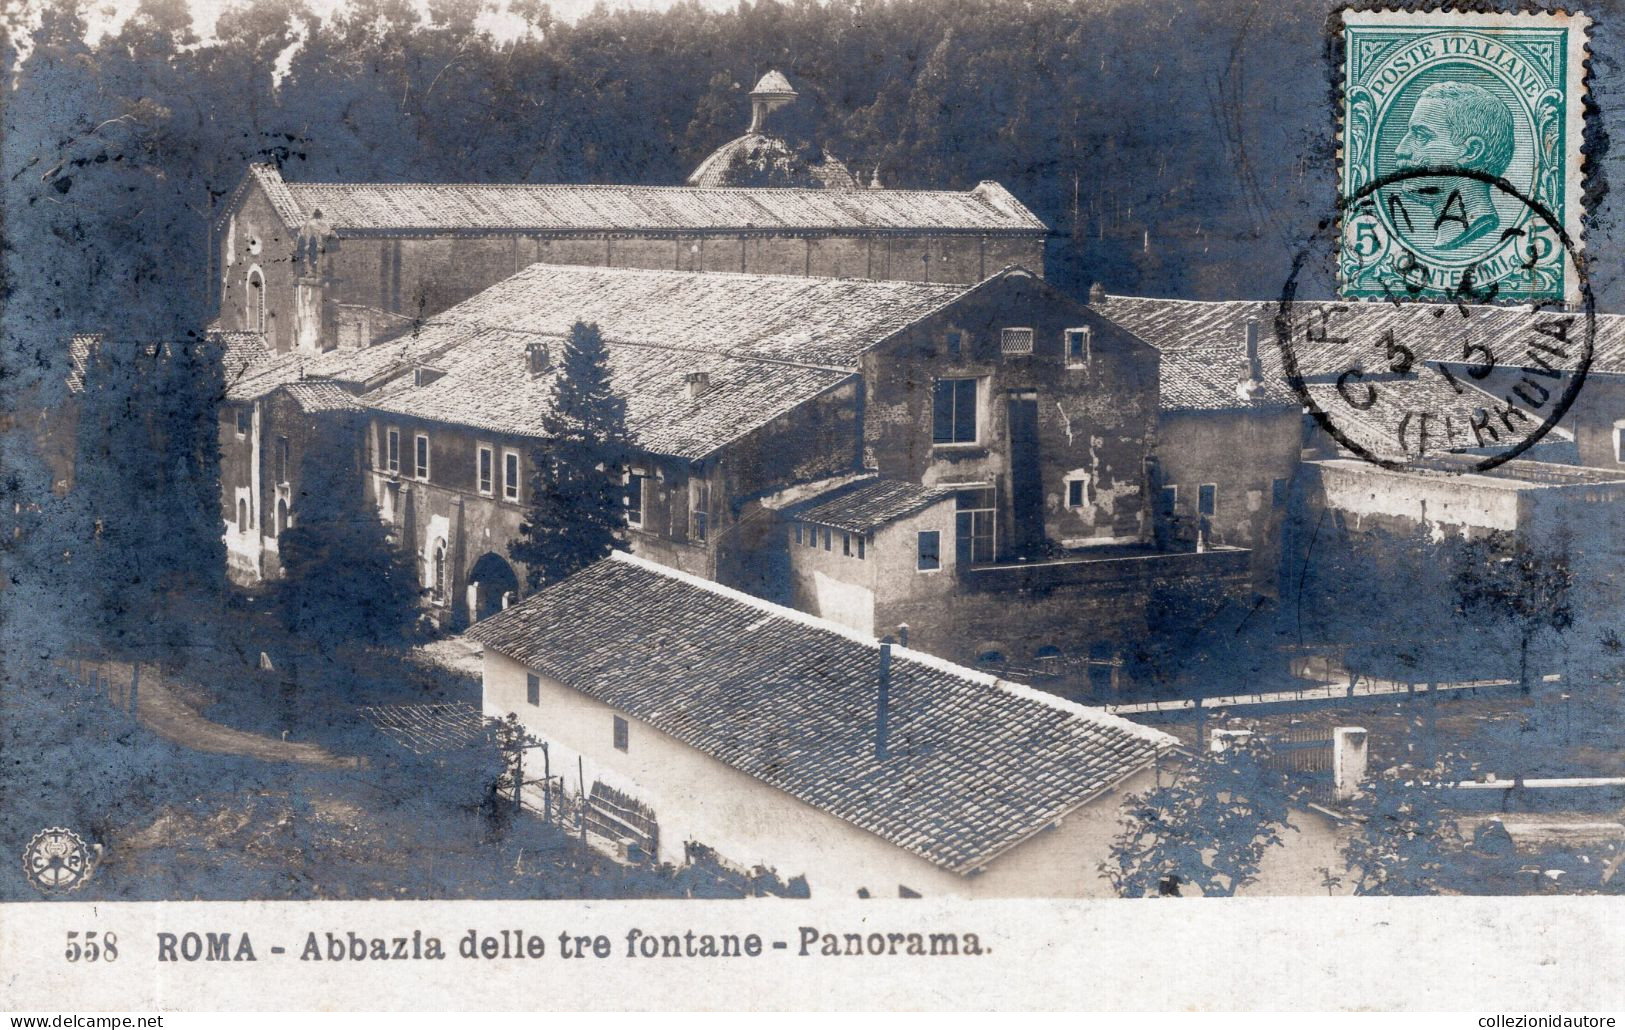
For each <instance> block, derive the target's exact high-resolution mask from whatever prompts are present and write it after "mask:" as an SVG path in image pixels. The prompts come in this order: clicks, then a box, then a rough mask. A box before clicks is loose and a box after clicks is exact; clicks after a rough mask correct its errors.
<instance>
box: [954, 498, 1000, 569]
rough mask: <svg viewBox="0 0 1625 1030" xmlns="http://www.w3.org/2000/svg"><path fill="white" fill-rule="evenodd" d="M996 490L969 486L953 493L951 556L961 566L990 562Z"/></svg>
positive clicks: (992, 546)
mask: <svg viewBox="0 0 1625 1030" xmlns="http://www.w3.org/2000/svg"><path fill="white" fill-rule="evenodd" d="M997 499H998V493H997V491H996V490H995V489H994V488H993V487H991V486H978V487H972V488H971V489H968V490H961V491H959V492H958V493H957V494H955V495H954V508H955V511H954V557H955V558H956V559H957V560H958V562H959V564H961V565H970V564H973V563H975V562H990V561H992V560H993V555H994V554H995V550H996V549H995V535H996V518H995V515H996V510H997V509H996V501H997Z"/></svg>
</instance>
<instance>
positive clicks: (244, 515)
mask: <svg viewBox="0 0 1625 1030" xmlns="http://www.w3.org/2000/svg"><path fill="white" fill-rule="evenodd" d="M237 532H239V533H246V532H248V501H247V500H246V499H239V500H238V501H237Z"/></svg>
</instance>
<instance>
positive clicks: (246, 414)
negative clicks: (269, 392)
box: [237, 408, 254, 436]
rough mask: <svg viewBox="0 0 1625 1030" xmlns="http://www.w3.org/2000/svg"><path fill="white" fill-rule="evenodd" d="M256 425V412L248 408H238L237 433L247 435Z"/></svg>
mask: <svg viewBox="0 0 1625 1030" xmlns="http://www.w3.org/2000/svg"><path fill="white" fill-rule="evenodd" d="M253 425H254V413H253V412H252V411H251V410H249V409H248V408H238V409H237V435H238V436H247V435H248V431H249V429H251V428H252V427H253Z"/></svg>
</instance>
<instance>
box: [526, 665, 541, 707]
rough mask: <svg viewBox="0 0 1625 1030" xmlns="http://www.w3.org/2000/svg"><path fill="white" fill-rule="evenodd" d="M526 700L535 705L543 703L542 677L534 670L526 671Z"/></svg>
mask: <svg viewBox="0 0 1625 1030" xmlns="http://www.w3.org/2000/svg"><path fill="white" fill-rule="evenodd" d="M525 700H526V701H529V702H530V703H531V704H533V705H540V704H541V703H542V678H541V677H540V676H538V675H536V674H535V673H534V672H527V673H525Z"/></svg>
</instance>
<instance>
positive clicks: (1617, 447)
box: [1614, 421, 1625, 465]
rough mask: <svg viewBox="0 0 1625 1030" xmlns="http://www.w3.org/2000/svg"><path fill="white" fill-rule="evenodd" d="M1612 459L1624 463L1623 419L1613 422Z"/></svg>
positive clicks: (1624, 428) (1624, 438) (1624, 439)
mask: <svg viewBox="0 0 1625 1030" xmlns="http://www.w3.org/2000/svg"><path fill="white" fill-rule="evenodd" d="M1614 460H1615V461H1617V462H1619V463H1620V464H1621V465H1625V421H1621V422H1615V423H1614Z"/></svg>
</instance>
